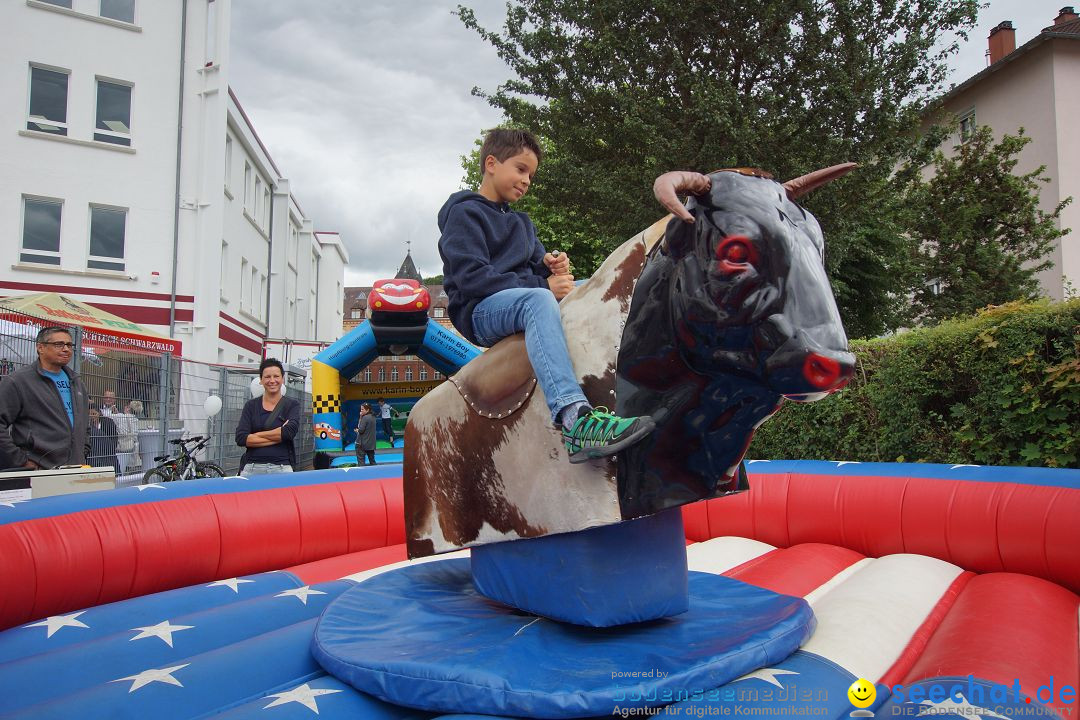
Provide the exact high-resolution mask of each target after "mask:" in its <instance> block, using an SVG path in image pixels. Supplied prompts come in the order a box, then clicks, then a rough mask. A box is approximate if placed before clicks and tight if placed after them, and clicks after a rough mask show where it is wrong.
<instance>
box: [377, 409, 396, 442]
mask: <svg viewBox="0 0 1080 720" xmlns="http://www.w3.org/2000/svg"><path fill="white" fill-rule="evenodd" d="M391 413H393V414H394V417H397V416H398V415H400V414H401V413H399V412H398V411H397V410H395V409H394V406H393V405H391V404H390V403H388V402H386V400H385V399H384V398H379V417H381V418H382V429H383V432H384V433H385V434H386V439H387V440H389V441H390V445H391V446H393V444H394V426H393V424H392V422H391V420H390V414H391Z"/></svg>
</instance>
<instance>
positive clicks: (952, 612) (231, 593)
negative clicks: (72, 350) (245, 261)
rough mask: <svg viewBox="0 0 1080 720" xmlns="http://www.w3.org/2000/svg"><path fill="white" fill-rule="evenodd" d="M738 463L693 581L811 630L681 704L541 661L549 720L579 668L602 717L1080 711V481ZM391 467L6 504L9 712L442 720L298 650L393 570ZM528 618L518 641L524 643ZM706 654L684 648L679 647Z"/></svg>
mask: <svg viewBox="0 0 1080 720" xmlns="http://www.w3.org/2000/svg"><path fill="white" fill-rule="evenodd" d="M749 470H750V481H751V490H750V491H749V492H747V493H744V494H741V495H736V496H732V497H727V498H719V499H715V500H709V501H705V502H699V503H695V504H692V505H688V506H686V507H685V508H683V509H682V515H683V521H684V526H685V532H686V537H687V541H688V545H687V549H686V552H687V559H688V566H689V568H690V570H691V571H692V574H694V576H695V577H696V576H697V575H696V574H698V573H701V574H708V575H712V576H723V578H726V579H728V580H731V581H738V582H739V583H741V584H745V585H748V586H753V587H754V588H759V589H761V590H762V591H768V592H769V593H773V594H777V595H781V596H787V597H790V598H802V599H803V600H804V601H805V604H806V605H808V606H809V607H810V608H812V610H813V615H814V617H815V618H816V626H815V627H814V628H813V631H812V633H810V634H809V636H808V637H806V638H805V640H804V641H802V642H801V646H800V647H799V648H798V649H797V650H795V651H794V652H791V653H790V654H785V657H775V658H769V661H768V662H767V664H766V665H765V666H759V667H758V668H757V669H755V670H752V671H749V672H746V673H745V674H742V675H741V676H739V677H737V678H734V679H732V680H730V681H727V682H724V683H723V684H721V685H719V686H716V687H708V686H707V683H704V684H703V683H701V682H698V681H697V680H695V682H696V683H697V684H696V685H695V686H693V687H683V688H677V687H671V686H670V685H668V686H664V685H662V684H657V683H650V682H648V681H647V673H650V672H651V673H652V674H653V676H654V677H655V676H656V674H657V670H660V671H663V668H664V663H665V658H666V657H667V653H668V651H666V650H665V649H664V647H663V646H662V645H658V646H657V647H656V648H655V649H654V652H653V654H652V655H651V656H650V655H649V654H647V653H646V654H644V655H642V656H639V657H636V658H635V659H634V660H632V661H628V660H625V659H623V658H621V657H620V656H618V655H612V656H597V655H595V653H594V652H593V651H592V650H590V647H589V645H588V644H585V645H584V646H583V648H582V649H581V650H580V653H579V655H578V656H576V658H566V659H564V660H562V661H561V662H560V663H559V665H558V666H557V667H552V666H551V665H550V664H548V663H540V662H537V663H535V667H536V672H537V673H540V672H542V673H543V674H544V677H543V678H542V680H543V683H542V684H543V685H545V686H547V687H549V688H550V692H549V698H550V697H558V696H560V695H561V696H565V697H566V698H570V700H567V702H565V703H563V704H562V705H559V704H558V703H557V702H555V703H554V704H552V703H551V702H548V703H547V705H545V709H544V711H543V712H542V713H540V714H541V715H543V716H550V717H574V716H579V715H580V713H579V712H576V711H575V710H574V707H575V706H574V705H573V702H572V699H573V697H574V696H575V690H574V688H575V687H577V685H578V682H579V680H580V678H581V676H583V675H585V674H592V675H593V676H595V675H597V674H600V675H606V676H607V677H608V678H609V679H616V674H620V675H618V678H620V679H623V681H624V683H625V684H623V683H620V684H619V687H618V688H617V692H616V694H615V695H614V696H613V701H614V702H615V705H614V706H613V707H612V708H611V710H610V712H604V715H605V716H610V715H611V714H617V715H620V716H622V717H629V716H631V715H633V716H637V715H643V716H653V715H664V716H673V715H679V716H683V715H685V716H690V717H694V718H704V717H706V716H709V717H711V716H730V717H735V716H751V715H753V716H759V717H760V716H781V717H803V716H809V717H820V718H848V717H870V716H876V717H879V718H882V719H884V718H894V717H905V718H915V717H919V718H923V717H926V716H945V717H948V718H967V719H969V720H970V719H971V718H976V717H981V718H984V720H989V719H990V718H1017V717H1021V718H1022V717H1032V716H1036V717H1051V718H1053V717H1056V718H1061V719H1062V720H1069V719H1071V718H1074V717H1076V716H1077V701H1076V692H1077V686H1078V685H1080V632H1078V622H1080V598H1078V596H1077V592H1078V591H1080V471H1077V470H1047V469H1037V468H988V467H976V466H948V465H914V464H906V465H903V464H901V465H887V464H869V463H866V464H860V463H835V462H817V461H801V462H786V461H785V462H780V461H773V462H753V463H751V464H750V465H749ZM400 471H401V468H400V466H377V467H373V468H353V469H347V470H324V471H314V472H305V473H294V474H290V475H282V476H262V477H258V478H251V479H242V478H220V479H208V480H197V481H189V482H183V483H170V484H169V485H168V486H154V485H148V486H140V487H137V488H125V489H120V490H115V491H107V492H97V493H85V494H79V495H68V496H61V497H53V498H42V499H36V500H30V501H26V502H15V501H0V627H2V628H6V629H5V630H3V632H0V717H2V718H64V719H65V720H67V719H69V718H152V719H153V720H165V719H166V718H206V717H222V718H266V719H269V720H274V719H277V718H310V717H320V718H387V719H389V718H405V717H425V718H426V717H435V716H437V715H438V713H434V712H429V711H422V710H416V709H413V708H409V707H404V706H402V705H394V704H390V703H387V702H384V701H382V700H379V699H378V698H377V697H375V696H373V695H370V694H365V693H363V692H360V691H358V690H356V689H354V687H353V686H352V685H350V684H349V683H347V682H343V681H341V680H339V679H338V678H336V677H334V676H332V675H330V674H328V673H327V672H326V670H324V668H323V666H322V665H320V664H319V662H318V661H317V660H316V657H315V655H314V654H313V652H312V642H313V637H314V635H315V630H316V626H317V624H318V622H319V618H320V616H321V615H322V613H323V612H324V610H326V608H327V607H328V606H329V605H331V604H332V603H333V602H334V601H335V600H336V599H337V598H339V597H341V596H342V595H343V594H345V593H348V592H350V591H351V590H353V589H356V588H357V587H358V585H357V584H358V583H363V582H364V581H365V580H366V579H367V578H370V577H373V576H375V575H379V574H381V573H384V572H386V571H388V570H391V569H396V568H397V567H398V566H400V565H404V564H406V563H405V560H404V558H405V548H404V527H403V517H402V514H403V510H402V500H401V497H402V494H401V477H400ZM463 556H465V553H452V554H450V555H447V556H436V557H434V558H428V559H427V560H429V561H431V562H434V563H444V565H442V566H432V568H433V569H434V568H436V567H441V568H444V569H445V571H446V572H451V571H454V572H457V573H458V574H460V568H461V567H462V565H463V563H462V561H460V560H458V561H456V564H455V561H454V560H453V558H460V557H463ZM448 560H449V562H447V561H448ZM409 565H410V566H417V565H419V563H411V564H409ZM406 572H412V573H417V572H419V571H418V570H416V569H415V568H414V569H412V570H409V571H406ZM386 577H387V578H388V579H389V578H393V577H394V576H393V575H388V576H386ZM648 581H649V579H648V578H647V577H642V578H641V582H642V583H648ZM725 582H726V581H725ZM384 584H385V583H384ZM367 587H369V588H371V589H373V590H377V589H378V587H379V586H378V585H368V586H367ZM711 612H712V613H714V614H718V613H721V612H722V611H720V610H712V611H711ZM398 613H399V608H395V607H393V606H387V607H385V608H383V609H382V611H379V610H378V608H368V613H367V615H366V618H367V622H368V626H367V627H366V629H370V627H371V626H373V625H378V624H381V625H383V626H385V627H386V628H388V629H389V631H390V632H389V634H388V635H387V637H388V640H387V643H391V642H393V641H392V639H391V638H393V637H394V634H393V633H394V632H397V633H398V635H399V637H400V639H402V640H408V642H410V643H412V644H414V645H416V644H420V645H422V644H424V643H426V644H427V645H428V646H430V648H431V650H430V653H431V656H432V657H433V658H434V657H436V656H438V657H441V658H443V659H444V660H443V662H445V663H450V664H452V668H451V669H452V671H453V672H452V674H453V676H454V677H455V678H456V682H459V683H460V684H461V685H462V686H475V685H478V684H480V685H483V684H487V685H489V686H491V687H499V686H500V683H501V684H502V687H503V688H506V689H509V688H511V685H512V683H518V682H520V681H521V680H522V678H526V679H527V678H528V674H529V667H528V666H527V663H521V664H520V665H515V666H514V667H506V668H505V672H503V673H492V672H491V671H490V670H486V671H485V674H484V675H483V676H481V675H480V674H479V672H475V673H474V670H473V668H474V665H473V664H472V663H470V658H469V651H468V646H467V643H465V638H464V635H465V633H463V632H462V631H461V629H460V628H459V629H458V630H457V631H456V632H457V635H456V636H455V637H453V638H452V639H453V643H456V646H455V650H454V652H452V653H451V652H446V651H445V650H446V648H449V647H450V646H451V644H452V643H451V638H448V637H447V638H440V636H439V635H438V633H437V632H435V630H434V629H430V630H429V629H427V628H409V627H404V628H402V627H400V626H398V625H395V620H396V616H397V615H398ZM732 615H733V617H731V618H729V620H730V622H729V623H727V624H728V625H731V626H734V627H738V616H737V615H736V614H734V613H733V614H732ZM518 620H520V622H519V623H518V626H516V627H518V630H515V631H514V632H508V633H506V635H507V637H506V639H505V642H506V644H507V645H508V646H511V645H513V644H514V643H515V641H516V640H515V638H517V640H520V641H523V640H522V638H525V636H527V635H528V634H529V633H530V632H531V631H532V630H533V629H535V627H536V622H535V619H530V618H525V617H519V618H518ZM549 622H550V621H549ZM657 622H658V623H664V622H668V621H667V620H662V621H657ZM530 623H532V625H530ZM395 628H396V631H395ZM519 630H520V634H515V633H518V632H519ZM605 632H606V631H605ZM525 639H532V640H535V638H525ZM708 640H710V638H707V637H701V636H700V635H699V636H696V637H688V638H686V639H685V641H684V642H685V649H686V650H688V651H690V650H693V649H694V648H695V647H698V646H699V645H701V644H703V643H704V644H708V642H707V641H708ZM444 643H445V646H444ZM537 647H540V650H537V651H536V652H539V653H543V652H544V651H543V648H542V646H537ZM553 652H554V651H553ZM633 673H638V675H633ZM631 678H632V679H633V680H632V681H631ZM860 678H862V679H865V680H868V681H869V682H870V683H871V684H872V685H873V686H874V688H875V691H876V692H875V699H874V701H873V703H872V704H870V705H869V706H868V707H866V708H856V707H855V706H854V705H853V704H852V702H851V701H850V699H849V695H848V690H849V688H850V687H851V685H852V683H854V682H855V681H856V680H858V679H860ZM491 707H492V706H484V707H483V708H479V707H478V708H475V709H472V710H471V712H482V711H485V710H486V711H487V712H488V713H492V712H493V710H492V709H491ZM459 717H460V715H459Z"/></svg>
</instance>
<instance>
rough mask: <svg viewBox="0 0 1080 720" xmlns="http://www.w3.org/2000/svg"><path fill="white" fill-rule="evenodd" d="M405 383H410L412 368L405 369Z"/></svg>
mask: <svg viewBox="0 0 1080 720" xmlns="http://www.w3.org/2000/svg"><path fill="white" fill-rule="evenodd" d="M405 381H406V382H412V366H411V365H410V366H409V367H407V368H405Z"/></svg>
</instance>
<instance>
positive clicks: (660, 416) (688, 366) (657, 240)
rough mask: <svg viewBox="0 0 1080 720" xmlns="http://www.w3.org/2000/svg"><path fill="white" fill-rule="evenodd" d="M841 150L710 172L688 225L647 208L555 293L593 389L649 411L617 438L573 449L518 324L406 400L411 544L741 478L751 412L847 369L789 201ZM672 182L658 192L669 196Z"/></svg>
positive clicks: (618, 403) (491, 536)
mask: <svg viewBox="0 0 1080 720" xmlns="http://www.w3.org/2000/svg"><path fill="white" fill-rule="evenodd" d="M852 167H854V165H852V164H846V165H838V166H835V167H832V168H828V169H826V170H819V171H817V172H815V173H812V174H810V175H807V176H804V177H801V178H798V179H796V180H792V181H789V182H787V183H785V184H780V183H778V182H775V181H773V180H772V179H771V178H770V177H769V176H768V175H767V174H765V173H763V172H760V171H755V170H724V171H720V172H716V173H713V174H712V175H711V176H710V179H711V188H710V189H709V191H708V192H707V193H706V194H703V195H701V196H699V197H692V198H691V199H690V200H689V202H688V205H687V210H689V212H690V213H691V214H692V215H693V217H694V220H695V221H694V222H693V223H692V224H691V223H686V222H683V221H681V220H679V219H677V218H674V219H669V218H670V216H669V217H668V218H664V219H663V220H660V221H658V222H657V223H655V224H654V225H652V226H651V227H649V228H648V229H646V230H645V231H644V232H642V233H640V234H638V235H636V236H635V237H633V238H631V239H630V240H628V241H627V242H626V243H624V244H623V245H622V246H621V247H619V248H618V249H617V250H616V251H615V252H613V253H612V254H611V255H610V256H609V257H608V258H607V260H606V261H605V262H604V263H603V264H602V265H601V266H600V268H599V269H598V270H597V271H596V273H595V274H594V275H593V277H592V278H590V279H589V280H588V281H587V282H585V283H583V284H582V285H580V286H579V287H577V288H576V289H575V290H574V291H573V292H572V293H570V294H569V295H568V296H567V297H565V298H564V299H563V301H562V303H561V313H562V320H563V327H564V329H565V333H566V339H567V344H568V346H569V349H570V356H571V359H572V360H573V363H574V369H575V372H576V374H577V377H578V379H579V381H580V382H581V386H582V389H583V390H584V392H585V395H586V396H587V397H588V398H589V400H590V402H592V403H593V404H594V405H604V406H607V407H613V408H614V410H615V412H616V413H617V414H619V415H622V416H634V415H650V416H652V417H653V419H654V420H655V421H656V429H655V430H654V431H653V433H652V435H651V436H650V437H649V438H647V439H646V440H644V441H643V442H641V443H639V444H638V445H636V446H634V447H633V448H631V449H630V450H627V451H625V452H623V453H621V454H619V455H618V456H616V457H612V458H604V459H599V460H593V461H590V462H588V463H584V464H580V465H571V464H570V463H569V462H568V460H567V456H566V450H565V449H564V447H563V444H562V441H561V436H560V433H559V431H558V430H557V429H556V428H555V427H553V426H552V425H551V421H550V416H549V414H548V410H547V407H546V405H545V403H544V399H543V398H537V397H536V380H535V377H534V376H533V372H532V367H531V365H530V363H529V359H528V356H527V355H526V352H525V342H524V336H523V335H517V336H513V337H510V338H507V339H505V340H503V341H501V342H500V343H498V344H497V345H496V346H495V347H493V348H491V349H490V350H489V351H488V352H486V353H484V355H482V356H481V357H479V358H477V359H476V360H473V361H472V362H470V363H469V364H468V365H466V366H465V367H464V368H463V369H462V370H461V371H459V372H458V373H457V374H456V375H454V376H453V377H452V378H450V382H447V383H444V384H442V385H441V386H439V387H438V388H437V389H436V390H434V391H432V392H431V393H429V394H428V395H427V396H425V397H424V398H423V399H422V400H421V402H419V403H417V404H416V406H415V407H414V408H413V411H412V413H411V414H410V418H409V424H408V426H407V427H406V433H405V436H406V442H405V447H406V453H405V458H404V468H403V475H404V490H405V515H406V518H405V521H406V534H407V538H408V548H409V555H410V556H411V557H419V556H425V555H430V554H433V553H439V552H444V551H449V550H455V549H458V548H462V547H467V546H475V545H483V544H487V543H495V542H501V541H506V540H515V539H520V538H536V537H541V536H545V535H550V534H555V533H567V532H573V531H578V530H583V529H585V528H591V527H596V526H600V525H606V524H611V523H618V522H620V521H623V520H630V519H633V518H638V517H642V516H646V515H651V514H653V513H657V512H659V511H661V510H664V509H667V508H674V507H677V506H680V505H683V504H686V503H690V502H694V501H696V500H700V499H703V498H710V497H716V496H719V495H724V494H728V493H732V492H738V491H740V490H744V489H746V487H745V483H744V482H740V477H741V474H740V473H739V471H738V468H739V465H740V461H741V460H742V457H743V455H744V454H745V452H746V449H747V447H748V446H749V444H750V440H751V438H752V437H753V434H754V431H755V429H756V428H757V427H758V426H759V425H760V424H761V423H762V422H764V421H765V420H766V419H767V418H768V417H769V416H770V415H772V414H773V413H775V412H776V410H777V409H779V407H780V405H781V404H782V403H783V401H784V399H785V398H788V399H791V400H794V401H798V402H805V401H811V400H816V399H819V398H821V397H824V396H825V395H827V394H828V393H830V392H833V391H835V390H838V389H839V388H841V387H843V385H844V384H845V383H846V382H847V380H848V379H849V377H850V375H851V372H852V368H853V365H854V357H853V356H852V355H851V354H850V353H849V352H848V351H847V337H846V335H845V333H844V329H843V326H842V325H841V322H840V317H839V313H838V312H837V309H836V303H835V300H834V299H833V296H832V292H831V290H830V287H829V283H828V279H827V278H826V276H825V270H824V265H823V250H824V240H823V238H822V233H821V229H820V227H819V226H818V223H817V220H816V219H815V218H814V217H813V215H811V214H810V213H808V212H807V211H806V210H804V209H803V208H802V207H800V206H799V205H798V204H796V203H795V201H794V200H795V198H797V197H798V196H799V195H801V194H803V193H804V192H808V191H809V190H812V189H814V188H815V187H818V186H820V185H821V184H824V183H825V182H828V181H829V180H831V179H833V178H835V177H839V176H840V175H843V174H844V173H846V172H847V171H849V170H850V169H851V168H852ZM662 177H663V176H662ZM657 188H658V189H660V190H662V189H663V188H662V187H661V182H660V180H659V179H658V184H657ZM669 194H670V195H671V198H664V197H661V196H660V195H659V194H658V198H660V199H661V200H662V201H667V202H668V204H669V207H670V201H671V200H674V189H671V190H670V191H669Z"/></svg>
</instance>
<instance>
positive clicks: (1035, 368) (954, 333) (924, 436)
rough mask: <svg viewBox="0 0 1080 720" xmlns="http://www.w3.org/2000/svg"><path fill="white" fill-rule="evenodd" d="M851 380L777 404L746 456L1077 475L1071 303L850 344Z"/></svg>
mask: <svg viewBox="0 0 1080 720" xmlns="http://www.w3.org/2000/svg"><path fill="white" fill-rule="evenodd" d="M851 349H852V352H854V353H855V356H856V358H857V365H856V368H855V376H854V377H853V378H852V380H851V382H850V383H849V384H848V386H847V387H846V388H844V390H842V391H841V392H839V393H837V394H835V395H833V396H831V397H828V398H825V399H824V400H821V401H819V402H816V403H810V404H805V405H800V404H796V403H790V402H789V403H785V404H784V406H783V407H782V408H781V409H780V411H779V412H778V413H777V414H776V415H775V416H774V417H773V418H772V419H770V420H769V421H768V422H766V423H765V424H764V425H763V426H762V427H761V428H760V429H759V430H758V434H757V436H756V437H755V438H754V442H753V444H752V445H751V446H750V450H749V452H748V453H747V457H750V458H761V459H828V460H863V461H877V462H935V463H971V464H980V465H1039V466H1046V467H1077V466H1078V464H1080V299H1073V300H1070V301H1068V302H1064V303H1049V302H1039V303H1012V304H1009V305H1002V306H998V307H993V308H988V309H986V310H984V311H982V312H980V313H979V314H978V315H977V316H975V317H973V318H968V319H963V320H953V321H949V322H945V323H942V324H941V325H938V326H936V327H932V328H925V329H919V330H915V331H912V332H907V333H903V334H901V335H896V336H893V337H889V338H879V339H875V340H870V341H855V342H853V343H852V347H851Z"/></svg>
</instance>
